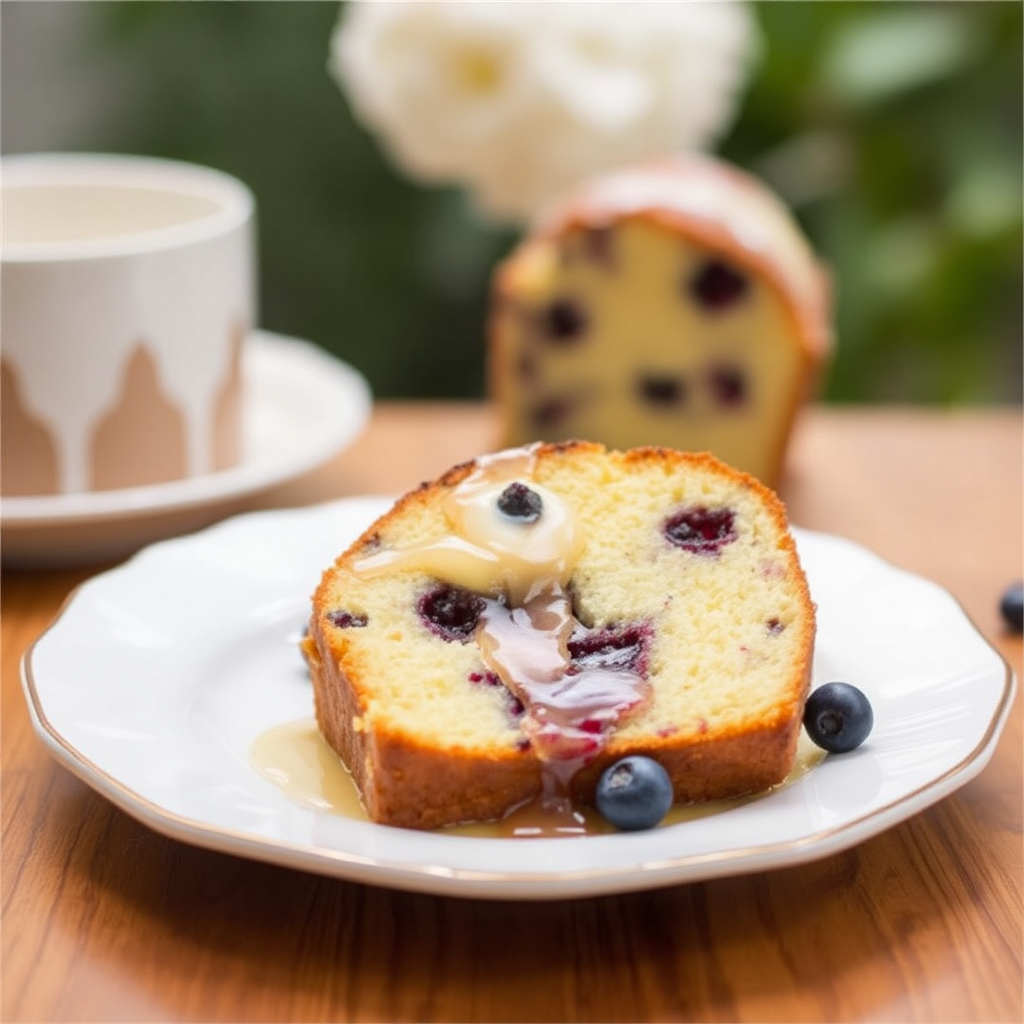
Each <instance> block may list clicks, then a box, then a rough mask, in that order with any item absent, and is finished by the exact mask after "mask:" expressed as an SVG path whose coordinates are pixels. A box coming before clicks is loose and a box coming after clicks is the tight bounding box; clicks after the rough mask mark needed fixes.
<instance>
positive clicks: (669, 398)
mask: <svg viewBox="0 0 1024 1024" xmlns="http://www.w3.org/2000/svg"><path fill="white" fill-rule="evenodd" d="M637 391H638V393H639V395H640V397H641V398H642V399H643V400H644V401H645V402H647V403H648V404H650V405H657V406H662V407H667V406H673V405H682V403H683V402H684V401H685V399H686V382H685V381H684V380H683V379H682V377H670V376H667V375H658V374H651V373H645V374H641V376H640V379H639V380H638V381H637Z"/></svg>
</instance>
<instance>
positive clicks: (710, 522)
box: [664, 505, 736, 555]
mask: <svg viewBox="0 0 1024 1024" xmlns="http://www.w3.org/2000/svg"><path fill="white" fill-rule="evenodd" d="M664 532H665V536H666V537H667V538H668V540H669V542H670V543H672V544H674V545H675V546H676V547H678V548H682V549H683V550H684V551H692V552H694V553H695V554H698V555H717V554H718V553H719V551H721V550H722V548H723V547H725V545H726V544H730V543H732V541H734V540H735V539H736V523H735V516H734V514H733V511H732V509H729V508H706V507H704V506H703V505H696V506H691V507H689V508H683V509H680V510H679V511H677V512H675V513H673V514H672V515H671V516H669V518H668V520H666V522H665V526H664Z"/></svg>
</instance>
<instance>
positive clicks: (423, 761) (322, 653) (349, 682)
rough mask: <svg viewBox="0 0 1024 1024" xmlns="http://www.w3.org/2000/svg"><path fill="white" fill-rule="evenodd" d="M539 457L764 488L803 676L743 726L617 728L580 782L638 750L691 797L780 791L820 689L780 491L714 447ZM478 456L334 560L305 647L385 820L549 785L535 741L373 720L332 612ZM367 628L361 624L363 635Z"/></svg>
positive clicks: (558, 450) (466, 809) (495, 807)
mask: <svg viewBox="0 0 1024 1024" xmlns="http://www.w3.org/2000/svg"><path fill="white" fill-rule="evenodd" d="M533 452H534V459H535V465H536V466H537V467H538V472H542V471H543V467H544V465H545V463H547V462H549V461H557V460H562V459H570V460H571V459H576V458H582V457H606V458H608V459H611V460H618V461H619V462H621V464H622V465H623V466H624V467H627V468H629V467H634V468H638V469H645V470H647V469H650V468H652V467H660V468H661V469H662V470H663V471H664V473H665V475H666V476H670V475H671V474H673V473H678V472H685V471H693V470H702V471H705V472H710V473H713V474H721V475H722V476H723V477H724V478H726V479H728V480H729V481H730V482H732V483H737V484H739V485H741V486H742V487H743V488H744V489H746V490H748V491H749V492H750V493H751V494H753V495H754V496H755V497H756V498H757V500H758V502H759V503H760V505H761V507H762V509H763V510H764V511H765V512H766V513H767V515H768V516H769V518H770V520H771V522H772V524H773V525H774V527H775V528H776V530H777V532H778V538H777V544H778V547H777V550H778V551H780V552H782V553H783V554H784V555H785V558H786V562H787V565H788V566H789V568H790V571H791V573H794V574H793V575H792V576H791V579H790V583H791V584H795V585H796V591H797V595H798V598H797V599H798V603H799V605H800V613H801V616H802V621H804V622H805V623H806V624H808V625H807V628H806V629H805V631H804V632H803V633H802V634H801V640H800V644H799V648H798V651H797V656H796V658H795V659H794V662H793V675H792V678H791V679H790V680H789V681H788V682H787V684H786V686H785V687H783V688H782V690H781V691H780V698H779V700H778V702H777V704H776V705H775V708H774V711H773V712H772V713H771V714H766V715H763V716H761V718H760V719H759V720H749V719H748V720H747V721H746V722H745V723H744V726H743V727H742V728H737V729H733V730H731V731H730V730H729V729H725V730H722V729H717V730H714V731H711V732H709V733H708V734H707V735H702V734H701V733H700V732H697V733H696V734H695V733H694V732H693V731H689V732H679V733H677V734H670V735H649V736H644V737H642V738H641V739H639V740H638V739H636V738H633V739H623V738H621V737H620V736H618V735H613V737H612V739H611V740H610V742H609V743H608V745H607V747H606V749H605V750H604V751H603V752H602V754H601V755H600V756H599V757H598V758H597V759H596V760H594V761H593V762H592V763H591V764H589V765H588V766H587V767H586V768H585V769H584V770H582V771H581V772H580V773H579V774H578V775H577V776H576V778H575V779H574V782H573V792H574V795H575V796H576V797H577V798H578V799H580V800H582V801H584V802H588V803H589V802H592V799H593V792H594V786H595V785H596V781H597V778H598V777H599V775H600V773H601V772H602V771H603V770H604V768H605V767H607V766H608V765H609V764H611V763H613V762H614V761H616V760H618V759H619V758H620V757H623V756H625V755H627V754H631V753H642V754H647V755H649V756H652V757H655V758H656V759H657V760H658V761H660V762H661V763H662V764H663V765H664V767H665V768H666V770H667V771H668V772H669V775H670V777H671V778H672V781H673V785H674V787H675V792H676V797H677V800H679V801H680V802H688V801H704V800H711V799H725V798H729V797H735V796H742V795H745V794H749V793H753V792H758V791H762V790H765V789H767V788H770V787H771V786H774V785H776V784H778V783H779V782H781V781H782V780H783V779H784V778H785V776H786V775H787V774H788V772H789V771H790V770H791V768H792V765H793V759H794V756H795V752H796V744H797V739H798V736H799V731H800V726H801V721H800V719H801V716H802V711H803V705H804V701H805V700H806V697H807V693H808V691H809V688H810V672H811V662H812V654H813V646H814V607H813V604H812V603H811V598H810V593H809V590H808V587H807V581H806V578H805V577H804V576H803V574H802V572H801V571H800V570H799V563H798V560H797V553H796V546H795V542H794V540H793V537H792V535H791V533H790V532H789V528H788V521H787V514H786V509H785V506H784V505H783V503H782V502H781V501H780V500H779V498H778V497H777V496H776V495H775V493H774V492H773V491H772V490H770V489H769V488H768V487H766V486H765V485H764V484H762V483H761V482H760V481H758V480H757V479H755V478H754V477H753V476H750V475H749V474H746V473H741V472H738V471H736V470H733V469H730V468H729V467H726V466H724V465H723V464H722V463H721V462H719V461H718V460H717V459H716V458H714V457H713V456H711V455H709V454H707V453H691V452H679V451H675V450H672V449H667V448H661V447H645V448H637V449H633V450H631V451H628V452H624V453H619V452H606V450H605V449H604V447H603V446H601V445H599V444H593V443H590V442H585V441H566V442H557V443H550V444H538V445H535V446H533ZM474 465H475V463H473V462H470V463H463V464H461V465H458V466H454V467H452V468H451V469H449V470H448V471H447V472H445V473H444V474H442V475H441V476H440V477H438V478H437V479H436V480H434V481H431V482H428V483H425V484H423V485H421V486H420V487H418V488H417V489H415V490H413V491H410V492H409V493H408V494H406V495H405V496H403V497H402V498H400V499H399V500H398V501H397V502H396V503H395V505H394V506H393V507H392V508H391V509H390V510H389V511H388V512H387V513H385V514H384V515H383V516H382V517H381V518H380V519H379V520H378V521H377V522H375V523H374V524H373V525H372V526H371V527H370V528H369V529H367V530H366V531H365V532H364V533H363V534H362V535H361V536H360V538H358V539H357V540H356V541H355V543H354V544H353V545H352V546H351V547H350V548H349V549H348V551H347V552H345V553H344V554H342V555H341V556H339V558H338V559H337V560H336V561H335V563H334V565H333V566H332V567H331V568H328V569H327V570H326V571H325V572H324V574H323V576H322V578H321V581H320V584H319V586H318V587H317V589H316V592H315V593H314V596H313V615H312V618H311V622H310V627H309V632H308V634H307V637H306V638H305V640H304V642H303V651H304V653H305V656H306V659H307V662H308V663H309V667H310V673H311V677H312V681H313V687H314V695H315V710H316V718H317V722H318V725H319V727H320V729H321V731H322V733H323V735H324V737H325V738H326V740H327V742H328V743H329V744H330V745H331V747H332V748H333V749H334V750H335V751H336V752H337V753H338V754H339V755H340V757H341V758H342V760H343V761H344V763H345V764H346V766H347V767H348V769H349V771H350V772H351V774H352V776H353V779H354V780H355V782H356V785H357V786H358V788H359V790H360V793H361V795H362V798H363V802H364V806H365V808H366V810H367V813H368V814H369V815H370V817H371V818H372V819H373V820H375V821H378V822H382V823H387V824H392V825H399V826H404V827H412V828H434V827H439V826H443V825H450V824H453V823H457V822H464V821H484V820H491V819H495V818H499V817H501V816H503V815H504V814H505V813H507V812H508V811H509V810H510V809H512V808H514V807H515V806H518V805H519V804H522V803H524V802H526V801H528V800H530V799H533V798H535V797H536V796H537V795H538V794H539V793H540V790H541V764H540V761H539V760H538V758H537V757H536V755H535V754H534V752H533V751H532V749H530V748H528V747H527V748H525V749H518V748H515V747H509V746H507V745H505V746H499V745H495V746H494V747H493V748H492V749H487V750H486V751H485V752H482V753H481V752H474V753H467V752H466V751H459V750H450V749H449V750H439V749H436V748H435V747H434V746H433V745H431V744H430V743H428V742H423V741H422V740H421V739H420V738H419V737H417V736H416V735H411V734H409V732H407V731H402V730H401V729H397V728H391V727H390V726H389V724H388V721H387V718H386V716H384V717H381V716H378V717H377V718H376V719H375V720H374V722H373V724H368V723H367V722H366V720H365V719H366V715H367V703H368V701H367V695H366V691H365V688H364V685H363V681H362V680H361V673H362V665H361V662H360V659H359V657H358V654H357V652H355V651H354V650H353V644H354V643H355V641H353V640H352V633H353V632H354V631H352V630H346V629H339V628H335V627H334V626H332V624H331V622H330V620H329V613H330V611H331V610H332V607H333V606H334V602H335V601H336V599H337V592H336V587H335V580H336V576H337V572H338V570H339V568H342V569H343V568H345V567H346V566H348V565H349V564H350V563H351V561H352V560H353V559H355V558H356V557H357V556H358V555H360V554H361V553H363V552H365V550H366V549H367V547H368V546H369V547H373V546H376V544H377V543H378V538H379V537H380V536H382V535H387V534H388V532H389V530H390V529H391V528H392V527H394V526H397V525H400V524H401V523H402V522H403V521H404V520H406V519H407V518H408V517H410V516H416V515H417V514H418V512H419V511H420V510H421V509H422V508H425V507H427V506H430V505H433V504H435V503H436V502H437V501H438V500H439V499H440V498H441V497H442V496H443V495H444V494H445V493H447V492H448V490H450V489H451V488H452V487H455V486H457V485H458V484H459V483H460V482H461V481H462V480H464V479H465V478H466V477H467V476H468V475H469V473H470V472H471V471H472V470H473V468H474ZM356 632H358V631H356Z"/></svg>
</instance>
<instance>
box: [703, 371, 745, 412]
mask: <svg viewBox="0 0 1024 1024" xmlns="http://www.w3.org/2000/svg"><path fill="white" fill-rule="evenodd" d="M708 386H709V387H710V388H711V394H712V396H713V397H714V400H715V402H716V403H717V404H718V405H725V406H735V405H742V404H743V402H744V401H745V400H746V397H747V378H746V375H745V374H744V373H743V371H742V370H741V369H740V368H739V367H738V366H724V365H723V366H713V367H712V368H711V369H710V370H709V371H708Z"/></svg>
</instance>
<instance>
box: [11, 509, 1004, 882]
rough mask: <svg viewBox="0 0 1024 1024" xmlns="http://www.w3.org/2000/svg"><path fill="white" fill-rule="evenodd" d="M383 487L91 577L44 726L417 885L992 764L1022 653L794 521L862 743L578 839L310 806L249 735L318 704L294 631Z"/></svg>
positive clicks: (226, 843)
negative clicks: (655, 820)
mask: <svg viewBox="0 0 1024 1024" xmlns="http://www.w3.org/2000/svg"><path fill="white" fill-rule="evenodd" d="M387 504H388V503H387V502H385V501H381V500H380V499H372V498H362V499H346V500H344V501H340V502H335V503H332V504H329V505H323V506H318V507H315V508H310V509H298V510H285V511H280V512H261V513H253V514H250V515H244V516H239V517H237V518H235V519H231V520H228V521H226V522H224V523H221V524H219V525H217V526H214V527H211V528H210V529H208V530H205V531H203V532H201V533H198V534H194V535H192V536H189V537H184V538H180V539H177V540H171V541H165V542H162V543H159V544H155V545H153V546H152V547H150V548H147V549H145V550H143V551H142V552H140V553H139V554H138V555H136V556H134V557H133V558H132V559H130V560H129V561H128V562H127V563H125V564H124V565H123V566H121V567H119V568H117V569H115V570H112V571H110V572H108V573H104V574H102V575H100V576H97V577H94V578H93V579H92V580H90V581H89V582H88V583H86V584H84V585H83V586H82V587H81V588H80V589H79V590H78V591H77V592H76V593H75V595H74V596H73V597H72V599H71V600H70V601H69V602H68V604H67V605H66V607H65V609H64V610H63V612H62V613H61V615H60V616H59V617H58V619H57V620H56V622H55V623H54V624H53V625H52V626H51V628H50V629H49V630H48V631H47V632H46V633H45V634H44V635H43V636H42V637H41V638H40V639H39V640H38V641H37V642H36V644H35V645H34V646H33V647H32V648H31V649H30V650H29V652H28V653H27V654H26V656H25V659H24V661H23V679H24V685H25V691H26V695H27V698H28V702H29V707H30V710H31V712H32V716H33V722H34V725H35V728H36V730H37V732H38V734H39V735H40V737H41V738H42V739H43V741H44V742H45V743H46V744H47V745H48V746H49V748H50V749H51V751H52V752H53V754H54V755H55V756H56V757H57V758H58V759H59V760H60V761H61V762H62V763H63V764H65V765H66V766H67V767H68V768H69V769H70V770H71V771H73V772H75V773H76V774H77V775H78V776H79V777H81V778H82V779H84V780H85V781H86V782H87V783H88V784H89V785H91V786H93V787H94V788H96V789H97V790H98V791H99V792H101V793H103V794H104V795H105V796H107V797H108V798H109V799H111V800H112V801H114V802H115V803H116V804H118V805H119V806H120V807H122V808H123V809H124V810H125V811H127V812H128V813H129V814H133V815H135V816H136V817H137V818H139V819H140V820H141V821H143V822H145V823H146V824H148V825H150V826H151V827H153V828H155V829H156V830H158V831H160V832H163V833H165V834H167V835H170V836H173V837H175V838H177V839H180V840H182V841H185V842H190V843H194V844H196V845H200V846H207V847H211V848H214V849H218V850H222V851H225V852H230V853H235V854H238V855H241V856H246V857H252V858H256V859H260V860H265V861H270V862H273V863H278V864H284V865H290V866H293V867H299V868H302V869H305V870H310V871H317V872H321V873H324V874H328V875H333V876H336V877H341V878H347V879H352V880H356V881H362V882H369V883H373V884H380V885H389V886H393V887H398V888H405V889H410V890H417V891H425V892H433V893H441V894H449V895H458V896H480V897H487V898H500V899H557V898H567V897H573V896H584V895H596V894H600V893H609V892H624V891H630V890H636V889H645V888H652V887H655V886H660V885H669V884H676V883H679V882H686V881H693V880H697V879H703V878H710V877H715V876H720V875H727V874H736V873H741V872H750V871H759V870H764V869H768V868H773V867H781V866H786V865H792V864H797V863H801V862H803V861H806V860H810V859H814V858H818V857H822V856H826V855H828V854H830V853H834V852H837V851H838V850H841V849H844V848H846V847H848V846H850V845H852V844H854V843H857V842H860V841H862V840H864V839H866V838H868V837H869V836H871V835H874V834H876V833H877V832H879V831H881V830H883V829H885V828H888V827H890V826H892V825H894V824H896V823H897V822H899V821H902V820H904V819H905V818H907V817H909V816H911V815H913V814H915V813H917V812H918V811H920V810H921V809H923V808H924V807H926V806H928V805H929V804H931V803H933V802H935V801H936V800H939V799H941V798H942V797H944V796H946V795H948V794H949V793H951V792H953V791H954V790H955V789H957V788H958V787H959V786H962V785H963V784H964V783H965V782H967V781H968V780H969V779H970V778H972V777H973V776H974V775H975V774H977V773H978V772H979V771H981V770H982V769H983V768H984V766H985V764H987V762H988V760H989V758H990V756H991V754H992V751H993V749H994V747H995V744H996V742H997V740H998V737H999V734H1000V732H1001V729H1002V726H1003V723H1004V720H1005V717H1006V714H1007V712H1008V709H1009V706H1010V703H1011V701H1012V696H1013V692H1014V688H1015V680H1014V679H1013V676H1012V674H1011V673H1010V671H1009V669H1008V667H1007V665H1006V664H1005V662H1004V661H1003V660H1002V658H1001V657H1000V656H999V655H998V653H997V652H995V651H994V650H993V649H992V648H991V647H990V646H989V645H988V644H987V643H986V642H985V640H984V639H983V638H982V637H981V636H980V634H979V633H978V632H977V630H976V629H975V628H974V626H973V625H972V624H971V623H970V622H969V621H968V619H967V618H966V616H965V615H964V613H963V611H962V610H961V609H960V607H959V605H958V604H957V603H956V601H955V600H954V599H953V598H952V597H951V596H950V595H949V594H947V593H946V592H945V591H943V590H942V589H941V588H939V587H937V586H936V585H935V584H933V583H930V582H928V581H927V580H923V579H921V578H919V577H916V576H913V575H911V574H909V573H906V572H903V571H901V570H899V569H896V568H894V567H893V566H891V565H889V564H887V563H885V562H883V561H881V560H880V559H878V558H877V557H876V556H874V555H872V554H871V553H869V552H867V551H865V550H864V549H863V548H860V547H858V546H856V545H854V544H851V543H850V542H848V541H844V540H841V539H839V538H836V537H831V536H828V535H824V534H819V533H812V532H808V531H802V530H797V531H794V532H795V533H796V537H797V545H798V548H799V551H800V554H801V558H802V560H803V563H804V566H805V569H806V571H807V574H808V579H809V582H810V586H811V593H812V596H813V598H814V600H815V601H816V602H817V604H818V621H819V628H818V646H817V650H816V655H815V667H814V681H815V683H821V682H825V681H827V680H829V679H845V680H847V681H851V682H855V683H856V684H857V685H858V686H860V687H861V689H863V690H864V691H865V693H867V695H868V697H869V698H870V699H871V702H872V705H873V707H874V709H875V729H874V731H873V733H872V735H871V737H870V738H869V740H868V742H867V743H866V744H865V745H864V746H863V747H862V748H860V749H859V750H856V751H854V752H852V753H850V754H845V755H842V757H836V758H828V759H826V760H825V761H824V762H823V763H822V764H821V765H819V766H818V767H817V768H816V769H815V770H814V771H812V772H809V773H808V774H807V775H806V776H805V777H803V778H801V779H800V780H798V781H797V782H795V783H794V784H793V785H791V786H788V787H785V788H784V789H781V790H779V791H777V792H774V793H772V794H771V795H770V796H768V797H767V798H765V799H762V800H755V801H751V802H749V803H746V804H744V805H743V806H741V807H737V808H734V809H732V810H730V811H727V812H725V813H722V814H714V815H710V816H708V817H704V818H700V819H697V820H693V821H688V822H685V823H682V824H679V825H672V826H670V827H666V828H658V829H653V830H650V831H648V832H643V833H629V834H612V835H601V836H588V837H586V838H585V839H584V840H582V841H566V840H564V839H535V840H531V841H529V842H523V841H521V840H517V839H508V840H504V839H488V838H479V837H472V836H453V835H445V834H435V833H416V832H411V831H409V830H404V829H393V828H387V827H384V826H379V825H374V824H372V823H370V822H364V821H356V820H353V819H351V818H347V817H345V816H341V815H338V814H333V813H330V812H324V811H317V810H314V809H311V808H308V807H303V806H300V805H299V804H298V803H296V802H295V801H294V800H292V799H290V798H289V797H288V796H287V795H286V794H284V793H282V792H281V789H280V787H279V786H276V785H275V784H274V783H272V782H270V781H268V780H267V779H265V778H263V777H261V776H260V774H259V773H258V772H257V771H256V770H255V769H254V767H253V765H252V763H251V761H250V756H249V752H250V748H251V745H252V743H253V741H254V740H255V739H256V737H258V736H259V735H260V734H261V733H263V732H265V731H266V730H268V729H271V728H273V727H274V726H277V725H280V724H282V723H285V722H292V721H296V720H299V719H303V718H308V717H309V715H310V713H311V708H312V703H311V702H312V693H311V687H310V684H309V682H308V679H307V677H306V670H305V665H304V663H303V661H302V659H301V656H300V655H299V652H298V649H297V641H298V638H299V636H300V635H301V631H302V629H303V626H304V621H305V618H306V615H307V610H308V607H309V597H310V594H311V593H312V590H313V588H314V586H315V584H316V581H317V580H318V579H319V577H320V573H321V572H322V570H323V568H324V566H326V565H327V564H329V562H330V561H332V560H333V558H334V557H335V556H336V555H337V554H338V553H339V552H340V551H341V550H342V549H343V548H344V547H346V546H347V544H348V543H349V542H350V541H351V540H353V539H355V537H356V536H357V535H358V534H359V533H361V532H362V530H363V529H364V528H365V527H366V526H367V525H368V524H369V523H370V522H372V520H373V519H374V518H375V517H376V516H377V515H379V514H380V512H382V511H383V510H384V508H385V507H386V506H387ZM143 687H144V690H143V692H140V688H143ZM556 849H557V854H555V852H554V851H555V850H556ZM552 865H556V867H552Z"/></svg>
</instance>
